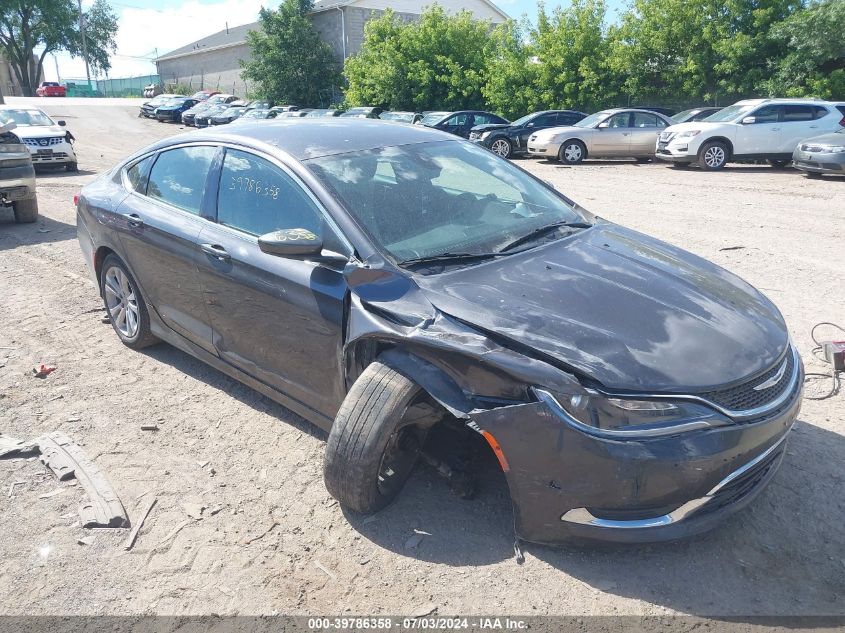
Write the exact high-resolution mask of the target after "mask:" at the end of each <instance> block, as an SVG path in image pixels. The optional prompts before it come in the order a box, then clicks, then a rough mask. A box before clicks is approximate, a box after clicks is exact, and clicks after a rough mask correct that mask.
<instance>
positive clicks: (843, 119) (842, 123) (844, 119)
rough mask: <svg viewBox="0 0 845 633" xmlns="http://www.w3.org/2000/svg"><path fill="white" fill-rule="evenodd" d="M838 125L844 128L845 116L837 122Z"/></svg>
mask: <svg viewBox="0 0 845 633" xmlns="http://www.w3.org/2000/svg"><path fill="white" fill-rule="evenodd" d="M839 125H841V126H842V127H845V116H844V117H842V120H841V121H839Z"/></svg>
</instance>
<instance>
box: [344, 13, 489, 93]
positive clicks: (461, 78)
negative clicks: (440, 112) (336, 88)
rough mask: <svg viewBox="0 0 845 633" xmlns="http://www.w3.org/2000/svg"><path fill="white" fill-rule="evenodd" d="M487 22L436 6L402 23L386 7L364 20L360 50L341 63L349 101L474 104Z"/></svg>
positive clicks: (483, 60) (482, 65)
mask: <svg viewBox="0 0 845 633" xmlns="http://www.w3.org/2000/svg"><path fill="white" fill-rule="evenodd" d="M490 32H491V26H490V23H489V22H481V21H478V20H475V19H473V17H472V14H471V13H469V12H468V11H462V12H460V13H458V14H457V15H451V16H450V15H447V14H446V12H445V11H444V10H443V9H442V8H441V7H439V6H438V5H433V6H431V7H430V8H428V9H427V10H425V11H424V12H423V14H422V15H421V16H420V18H419V20H418V21H415V22H409V23H405V22H403V21H402V20H401V19H400V18H399V17H398V16H397V15H396V14H395V13H393V12H392V11H389V10H388V11H385V13H384V14H383V15H382V16H381V17H379V18H376V19H374V20H370V21H369V22H367V24H366V26H365V29H364V42H363V45H362V47H361V51H360V52H359V53H358V54H357V55H355V56H353V57H350V58H348V59H347V60H346V65H345V68H344V71H345V74H346V80H347V82H348V89H347V92H346V100H347V102H348V103H349V105H353V106H354V105H384V106H387V107H390V108H393V109H413V110H427V109H432V108H438V109H446V110H449V109H462V108H480V107H483V106H484V98H483V95H482V88H483V87H484V85H485V83H486V78H487V74H486V72H487V70H486V68H487V67H486V58H487V55H488V53H489V52H490V46H491V35H490Z"/></svg>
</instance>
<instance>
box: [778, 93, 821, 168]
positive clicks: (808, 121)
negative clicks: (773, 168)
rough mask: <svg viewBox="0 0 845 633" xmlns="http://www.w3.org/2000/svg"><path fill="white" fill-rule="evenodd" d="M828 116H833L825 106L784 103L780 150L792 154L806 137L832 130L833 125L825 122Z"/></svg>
mask: <svg viewBox="0 0 845 633" xmlns="http://www.w3.org/2000/svg"><path fill="white" fill-rule="evenodd" d="M826 117H831V113H830V110H828V109H827V108H825V107H824V106H820V105H810V104H803V103H802V104H787V105H784V106H783V121H782V125H781V138H780V148H779V151H780V152H781V153H783V154H790V155H791V154H792V152H794V151H795V148H796V146H797V145H798V144H799V143H800V142H801V141H803V140H804V139H805V138H810V137H811V136H818V135H819V134H824V133H826V132H830V131H831V129H829V128H830V127H831V126H824V124H823V121H824V119H825V118H826Z"/></svg>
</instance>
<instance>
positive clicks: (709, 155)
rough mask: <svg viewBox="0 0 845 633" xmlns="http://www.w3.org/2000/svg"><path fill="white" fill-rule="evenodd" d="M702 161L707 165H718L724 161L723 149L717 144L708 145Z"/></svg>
mask: <svg viewBox="0 0 845 633" xmlns="http://www.w3.org/2000/svg"><path fill="white" fill-rule="evenodd" d="M704 162H705V163H707V166H708V167H720V166H721V165H722V163H724V162H725V150H724V149H722V148H721V147H719V146H718V145H713V146H711V147H708V148H707V151H705V152H704Z"/></svg>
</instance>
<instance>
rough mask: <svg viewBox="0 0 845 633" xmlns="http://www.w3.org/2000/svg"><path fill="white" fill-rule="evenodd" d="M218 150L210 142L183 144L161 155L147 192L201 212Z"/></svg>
mask: <svg viewBox="0 0 845 633" xmlns="http://www.w3.org/2000/svg"><path fill="white" fill-rule="evenodd" d="M216 153H217V148H216V147H211V146H209V145H203V146H196V147H180V148H177V149H171V150H167V151H165V152H162V153H161V154H159V155H158V158H157V159H156V162H155V164H154V165H153V168H152V170H151V171H150V179H149V180H150V182H149V184H148V185H147V196H149V197H150V198H155V199H156V200H162V201H164V202H167V203H168V204H172V205H173V206H174V207H179V208H180V209H182V210H184V211H187V212H189V213H193V214H194V215H199V212H200V205H201V204H202V194H203V190H204V189H205V181H206V177H207V176H208V170H209V169H210V167H211V161H212V160H213V159H214V155H215V154H216Z"/></svg>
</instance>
